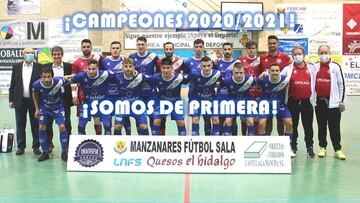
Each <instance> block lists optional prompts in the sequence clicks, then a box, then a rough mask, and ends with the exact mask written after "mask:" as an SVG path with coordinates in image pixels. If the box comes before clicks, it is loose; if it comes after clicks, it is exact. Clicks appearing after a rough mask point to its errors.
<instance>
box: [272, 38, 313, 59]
mask: <svg viewBox="0 0 360 203" xmlns="http://www.w3.org/2000/svg"><path fill="white" fill-rule="evenodd" d="M294 45H300V46H302V47H304V49H305V54H308V39H307V38H302V39H298V38H296V39H291V38H285V39H279V50H280V51H281V52H284V53H286V54H287V55H289V56H291V51H292V48H293V47H294Z"/></svg>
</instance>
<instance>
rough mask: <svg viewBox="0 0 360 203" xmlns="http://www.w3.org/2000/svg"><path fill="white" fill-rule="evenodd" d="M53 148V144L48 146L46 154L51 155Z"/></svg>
mask: <svg viewBox="0 0 360 203" xmlns="http://www.w3.org/2000/svg"><path fill="white" fill-rule="evenodd" d="M54 148H55V146H54V145H53V144H50V145H49V150H48V153H49V154H51V153H52V152H53V150H54Z"/></svg>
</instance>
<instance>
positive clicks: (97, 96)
mask: <svg viewBox="0 0 360 203" xmlns="http://www.w3.org/2000/svg"><path fill="white" fill-rule="evenodd" d="M113 78H114V73H113V72H111V71H102V70H99V71H98V75H97V76H96V77H94V78H90V77H89V75H88V73H87V72H81V73H78V74H76V75H75V76H74V77H73V78H71V81H72V82H73V83H79V84H80V86H81V87H82V89H83V91H84V102H91V101H93V100H101V99H106V98H107V96H108V86H109V82H110V81H111V80H112V79H113Z"/></svg>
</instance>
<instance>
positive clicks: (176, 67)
mask: <svg viewBox="0 0 360 203" xmlns="http://www.w3.org/2000/svg"><path fill="white" fill-rule="evenodd" d="M174 51H175V50H174V44H173V43H171V42H166V43H164V53H165V58H169V59H171V61H172V69H173V72H174V73H180V72H181V71H183V70H184V60H183V59H182V58H181V57H179V56H175V55H174ZM162 60H163V59H159V60H158V61H157V62H156V69H157V72H159V73H160V72H161V63H162ZM165 123H166V118H163V119H161V125H160V135H165V128H166V125H165Z"/></svg>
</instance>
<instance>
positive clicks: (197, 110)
mask: <svg viewBox="0 0 360 203" xmlns="http://www.w3.org/2000/svg"><path fill="white" fill-rule="evenodd" d="M193 100H195V101H210V102H212V101H213V100H214V99H213V98H206V99H204V98H196V97H192V98H189V103H190V102H191V101H193ZM188 110H189V109H188ZM188 112H189V115H190V111H188ZM212 112H214V111H212ZM190 116H191V117H200V116H202V117H204V118H210V117H217V116H218V115H203V114H201V105H200V107H199V108H198V109H194V113H193V114H192V115H190Z"/></svg>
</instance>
